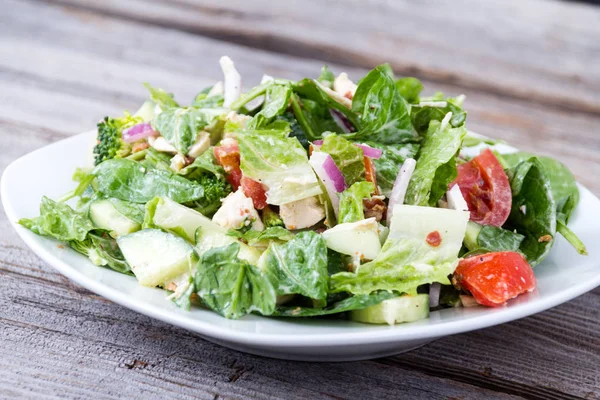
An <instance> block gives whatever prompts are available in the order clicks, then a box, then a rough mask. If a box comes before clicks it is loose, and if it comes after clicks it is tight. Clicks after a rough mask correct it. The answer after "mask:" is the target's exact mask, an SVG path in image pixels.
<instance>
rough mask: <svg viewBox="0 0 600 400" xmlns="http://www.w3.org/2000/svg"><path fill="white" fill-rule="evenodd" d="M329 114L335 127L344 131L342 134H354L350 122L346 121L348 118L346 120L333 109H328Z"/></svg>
mask: <svg viewBox="0 0 600 400" xmlns="http://www.w3.org/2000/svg"><path fill="white" fill-rule="evenodd" d="M329 114H330V115H331V118H333V120H334V121H335V123H336V125H337V126H339V127H340V129H341V130H342V131H344V133H350V132H354V127H353V126H352V124H351V123H350V121H348V118H346V116H345V115H344V114H342V113H341V112H339V111H338V110H336V109H335V108H330V109H329Z"/></svg>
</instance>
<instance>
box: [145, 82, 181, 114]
mask: <svg viewBox="0 0 600 400" xmlns="http://www.w3.org/2000/svg"><path fill="white" fill-rule="evenodd" d="M144 86H145V87H146V89H148V91H149V92H150V98H151V99H152V101H153V102H155V103H156V104H158V106H159V107H160V108H161V109H162V110H163V111H164V110H166V109H168V108H172V107H179V104H177V102H176V101H175V100H174V99H173V95H171V94H169V93H167V92H165V91H164V90H162V89H159V88H155V87H152V86H150V84H149V83H148V82H144Z"/></svg>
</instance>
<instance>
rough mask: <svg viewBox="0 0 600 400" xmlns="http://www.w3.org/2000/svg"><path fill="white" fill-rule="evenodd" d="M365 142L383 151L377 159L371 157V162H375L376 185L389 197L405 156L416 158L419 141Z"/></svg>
mask: <svg viewBox="0 0 600 400" xmlns="http://www.w3.org/2000/svg"><path fill="white" fill-rule="evenodd" d="M366 144H368V145H369V146H371V147H375V148H378V149H381V150H382V151H383V153H382V154H381V157H380V158H379V159H373V163H374V164H375V173H376V175H377V185H378V186H379V187H380V188H381V192H382V193H383V194H384V195H385V196H387V197H389V196H390V194H391V193H392V188H393V187H394V182H395V181H396V177H397V176H398V172H400V167H401V166H402V164H403V163H404V161H405V160H406V159H407V158H416V156H417V152H418V151H419V143H414V142H408V143H399V144H381V143H376V142H366Z"/></svg>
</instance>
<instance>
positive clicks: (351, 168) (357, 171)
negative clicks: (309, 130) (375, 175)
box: [320, 135, 365, 186]
mask: <svg viewBox="0 0 600 400" xmlns="http://www.w3.org/2000/svg"><path fill="white" fill-rule="evenodd" d="M320 150H321V151H323V152H325V153H327V154H329V155H330V156H331V158H333V161H335V164H336V165H337V167H338V168H339V169H340V171H342V175H344V179H345V181H346V184H347V185H348V186H350V185H353V184H354V183H355V182H359V181H362V180H364V179H365V162H364V154H363V151H362V149H361V148H360V147H358V146H355V145H354V144H353V143H352V142H350V141H348V140H346V139H344V138H343V137H341V136H338V135H327V136H325V139H323V145H321V149H320Z"/></svg>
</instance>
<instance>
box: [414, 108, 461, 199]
mask: <svg viewBox="0 0 600 400" xmlns="http://www.w3.org/2000/svg"><path fill="white" fill-rule="evenodd" d="M466 134H467V129H466V128H465V126H464V125H463V126H461V127H458V128H453V127H452V126H451V125H450V124H449V123H448V117H445V118H444V120H443V121H442V122H438V121H432V122H431V124H430V125H429V129H428V130H427V133H426V134H425V136H424V138H423V142H422V143H421V148H420V150H419V155H418V158H417V165H416V167H415V171H414V172H413V174H412V177H411V180H410V183H409V185H408V189H407V191H406V198H405V200H404V202H405V203H406V204H413V205H419V206H426V205H429V206H436V205H437V202H438V200H439V199H440V198H441V197H442V196H443V195H444V193H446V191H447V190H448V184H449V183H451V182H452V181H453V180H454V179H456V176H457V174H458V172H457V169H456V156H457V155H458V152H459V150H460V146H461V142H462V139H463V137H464V136H465V135H466Z"/></svg>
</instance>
